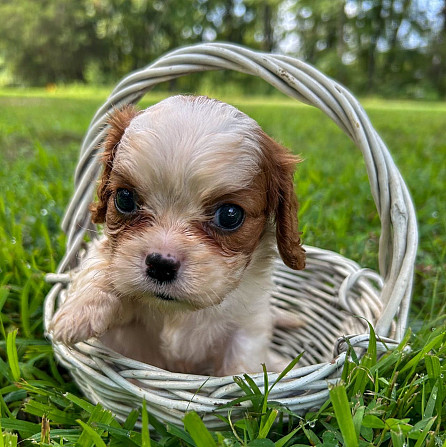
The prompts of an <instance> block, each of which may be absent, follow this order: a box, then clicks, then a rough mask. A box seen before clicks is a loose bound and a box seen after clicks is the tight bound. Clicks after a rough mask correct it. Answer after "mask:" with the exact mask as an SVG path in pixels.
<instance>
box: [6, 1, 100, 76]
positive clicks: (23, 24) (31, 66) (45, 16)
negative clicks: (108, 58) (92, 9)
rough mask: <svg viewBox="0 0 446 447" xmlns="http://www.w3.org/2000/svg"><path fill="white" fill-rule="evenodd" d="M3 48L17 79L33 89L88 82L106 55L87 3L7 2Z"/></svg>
mask: <svg viewBox="0 0 446 447" xmlns="http://www.w3.org/2000/svg"><path fill="white" fill-rule="evenodd" d="M0 16H1V17H2V38H1V40H0V49H1V51H2V53H3V55H4V58H5V60H6V62H7V63H8V64H9V66H10V67H11V68H12V70H13V71H14V73H15V74H16V76H17V78H19V79H20V80H22V81H25V82H27V83H30V84H44V83H48V82H61V81H68V80H82V79H83V76H84V68H85V65H86V63H87V61H88V59H90V58H92V57H94V56H97V55H99V54H100V52H101V47H100V45H95V43H97V42H96V40H95V30H94V26H93V25H94V24H93V22H92V20H91V19H90V18H89V17H88V16H87V15H86V14H85V10H84V7H83V4H82V3H81V2H73V1H71V0H58V1H57V2H54V1H52V0H20V1H14V0H4V1H3V2H2V3H1V4H0Z"/></svg>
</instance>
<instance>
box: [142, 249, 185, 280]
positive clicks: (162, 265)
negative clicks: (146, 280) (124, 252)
mask: <svg viewBox="0 0 446 447" xmlns="http://www.w3.org/2000/svg"><path fill="white" fill-rule="evenodd" d="M146 265H147V270H146V272H147V276H150V278H152V279H154V280H155V281H158V282H162V283H164V282H171V281H174V280H175V279H176V277H177V274H178V270H179V268H180V265H181V263H180V261H178V260H177V259H175V257H173V256H170V255H167V256H164V255H162V254H161V253H151V254H149V255H147V257H146Z"/></svg>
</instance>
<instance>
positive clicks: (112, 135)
mask: <svg viewBox="0 0 446 447" xmlns="http://www.w3.org/2000/svg"><path fill="white" fill-rule="evenodd" d="M137 114H138V110H137V109H136V108H135V107H134V106H132V105H126V106H124V107H122V108H120V109H115V110H113V112H112V113H111V114H110V116H109V118H108V120H107V124H108V126H109V127H108V130H107V135H106V137H105V139H104V141H103V142H102V147H103V148H104V151H103V152H102V154H101V160H102V164H103V171H102V176H101V178H100V180H99V184H98V189H97V196H98V201H97V202H94V203H92V204H91V205H90V211H91V219H92V221H93V222H94V223H96V224H100V223H104V222H105V215H106V213H107V202H108V199H109V197H110V194H111V191H110V190H109V187H108V186H109V180H110V173H111V171H112V168H113V160H114V158H115V155H116V152H117V150H118V146H119V143H120V141H121V138H122V136H123V135H124V132H125V129H126V128H127V127H128V126H129V124H130V121H131V120H132V119H133V118H134V117H135V116H136V115H137Z"/></svg>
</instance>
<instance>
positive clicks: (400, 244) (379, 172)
mask: <svg viewBox="0 0 446 447" xmlns="http://www.w3.org/2000/svg"><path fill="white" fill-rule="evenodd" d="M222 69H225V70H234V71H239V72H243V73H246V74H250V75H253V76H258V77H260V78H262V79H264V80H265V81H266V82H268V83H270V84H271V85H273V86H274V87H275V88H277V89H278V90H279V91H281V92H283V93H285V94H286V95H288V96H290V97H292V98H295V99H297V100H299V101H301V102H303V103H306V104H309V105H312V106H315V107H317V108H319V109H320V110H322V111H323V112H324V113H325V114H326V115H327V116H328V117H329V118H330V119H332V120H333V121H334V122H335V123H336V124H337V125H338V126H339V127H340V128H341V129H342V130H343V131H344V132H345V133H346V134H347V135H348V136H349V138H350V139H351V140H352V141H353V142H354V144H355V145H356V146H357V147H358V148H359V149H360V150H361V152H362V154H363V156H364V160H365V164H366V169H367V173H368V178H369V183H370V187H371V193H372V196H373V199H374V201H375V205H376V208H377V210H378V214H379V217H380V219H381V236H380V242H379V270H380V274H381V276H382V277H383V279H384V287H383V290H382V294H381V300H382V303H383V307H384V309H383V312H382V316H381V318H380V319H379V320H378V322H377V324H376V328H375V329H376V332H377V333H378V334H379V335H381V336H387V335H389V331H390V328H391V325H392V321H393V320H394V319H396V333H395V334H394V338H396V339H397V340H400V339H401V338H402V336H403V333H404V331H405V329H406V324H407V315H408V309H409V303H410V296H411V292H412V283H413V272H414V264H415V256H416V250H417V244H418V236H417V234H418V233H417V224H416V218H415V211H414V206H413V203H412V200H411V198H410V195H409V192H408V189H407V187H406V185H405V183H404V181H403V179H402V177H401V175H400V173H399V171H398V169H397V167H396V166H395V164H394V162H393V160H392V157H391V155H390V153H389V151H388V149H387V147H386V145H385V144H384V142H383V141H382V139H381V138H380V136H379V135H378V133H377V132H376V131H375V129H374V128H373V126H372V125H371V123H370V120H369V118H368V117H367V114H366V113H365V111H364V110H363V108H362V107H361V105H360V104H359V102H358V101H357V100H356V99H355V97H354V96H353V95H352V94H351V93H350V92H349V91H348V90H347V89H345V88H344V87H343V86H341V85H340V84H338V83H337V82H335V81H333V80H332V79H330V78H328V77H327V76H325V75H324V74H322V73H321V72H319V71H318V70H317V69H316V68H314V67H312V66H310V65H308V64H306V63H304V62H302V61H300V60H298V59H294V58H291V57H287V56H281V55H274V54H266V53H260V52H256V51H252V50H249V49H247V48H243V47H240V46H236V45H231V44H224V43H209V44H199V45H192V46H188V47H184V48H180V49H178V50H175V51H173V52H170V53H168V54H166V55H164V56H162V57H161V58H160V59H158V60H157V61H155V62H154V63H152V64H151V65H148V66H147V67H145V68H143V69H141V70H139V71H136V72H134V73H132V74H130V75H129V76H127V77H125V78H124V79H123V80H122V81H121V82H120V83H119V84H118V85H117V86H116V88H115V89H114V90H113V92H112V93H111V95H110V96H109V98H108V99H107V100H106V102H105V103H104V104H103V106H102V107H101V108H100V109H99V110H98V111H97V112H96V114H95V116H94V117H93V119H92V121H91V123H90V126H89V129H88V131H87V133H86V135H85V138H84V140H83V144H82V147H81V155H80V160H79V163H78V166H77V169H76V173H75V186H76V190H75V193H74V195H73V197H72V199H71V202H70V204H69V206H68V208H67V211H66V214H65V217H64V220H63V223H62V228H63V230H64V231H65V232H66V233H67V235H68V242H67V251H66V254H65V257H64V258H63V259H62V261H61V263H60V265H59V268H58V273H62V272H65V271H66V270H67V268H69V266H70V265H73V263H75V259H76V253H77V252H78V250H79V248H80V246H81V244H82V241H83V239H84V235H85V232H87V231H90V232H91V236H92V237H95V233H94V227H93V225H92V224H91V222H90V214H89V210H88V205H89V203H90V201H91V199H92V196H93V194H94V184H95V180H96V179H97V177H98V176H99V171H100V166H99V163H98V161H97V157H96V153H97V150H98V147H99V143H100V142H101V141H102V139H103V137H104V134H105V124H106V120H107V116H108V113H109V112H110V111H111V110H112V109H113V108H115V107H118V106H122V105H124V104H130V103H132V104H134V103H137V102H138V101H139V100H140V99H141V98H142V97H143V96H144V94H145V93H146V92H148V91H149V90H150V89H151V88H152V87H153V86H155V85H156V84H159V83H161V82H165V81H169V80H171V79H175V78H177V77H180V76H184V75H188V74H191V73H195V72H203V71H211V70H222Z"/></svg>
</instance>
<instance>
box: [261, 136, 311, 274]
mask: <svg viewBox="0 0 446 447" xmlns="http://www.w3.org/2000/svg"><path fill="white" fill-rule="evenodd" d="M260 143H261V147H262V150H263V154H264V160H263V162H264V167H263V171H264V173H265V181H266V185H265V186H266V190H267V206H268V214H270V215H271V214H272V215H274V217H275V221H276V237H277V247H278V249H279V253H280V256H281V257H282V260H283V262H284V263H285V264H286V265H287V266H288V267H290V268H292V269H294V270H301V269H303V268H305V250H304V249H303V248H302V242H301V239H300V233H299V231H298V218H297V212H298V207H299V205H298V202H297V198H296V194H295V192H294V182H293V175H294V171H295V167H296V164H297V163H298V162H299V158H298V157H296V156H295V155H293V154H291V152H290V151H289V150H288V149H286V148H285V147H284V146H281V145H280V144H278V143H277V142H275V141H274V140H273V139H272V138H271V137H269V136H268V135H267V134H266V133H264V132H263V131H261V133H260Z"/></svg>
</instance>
